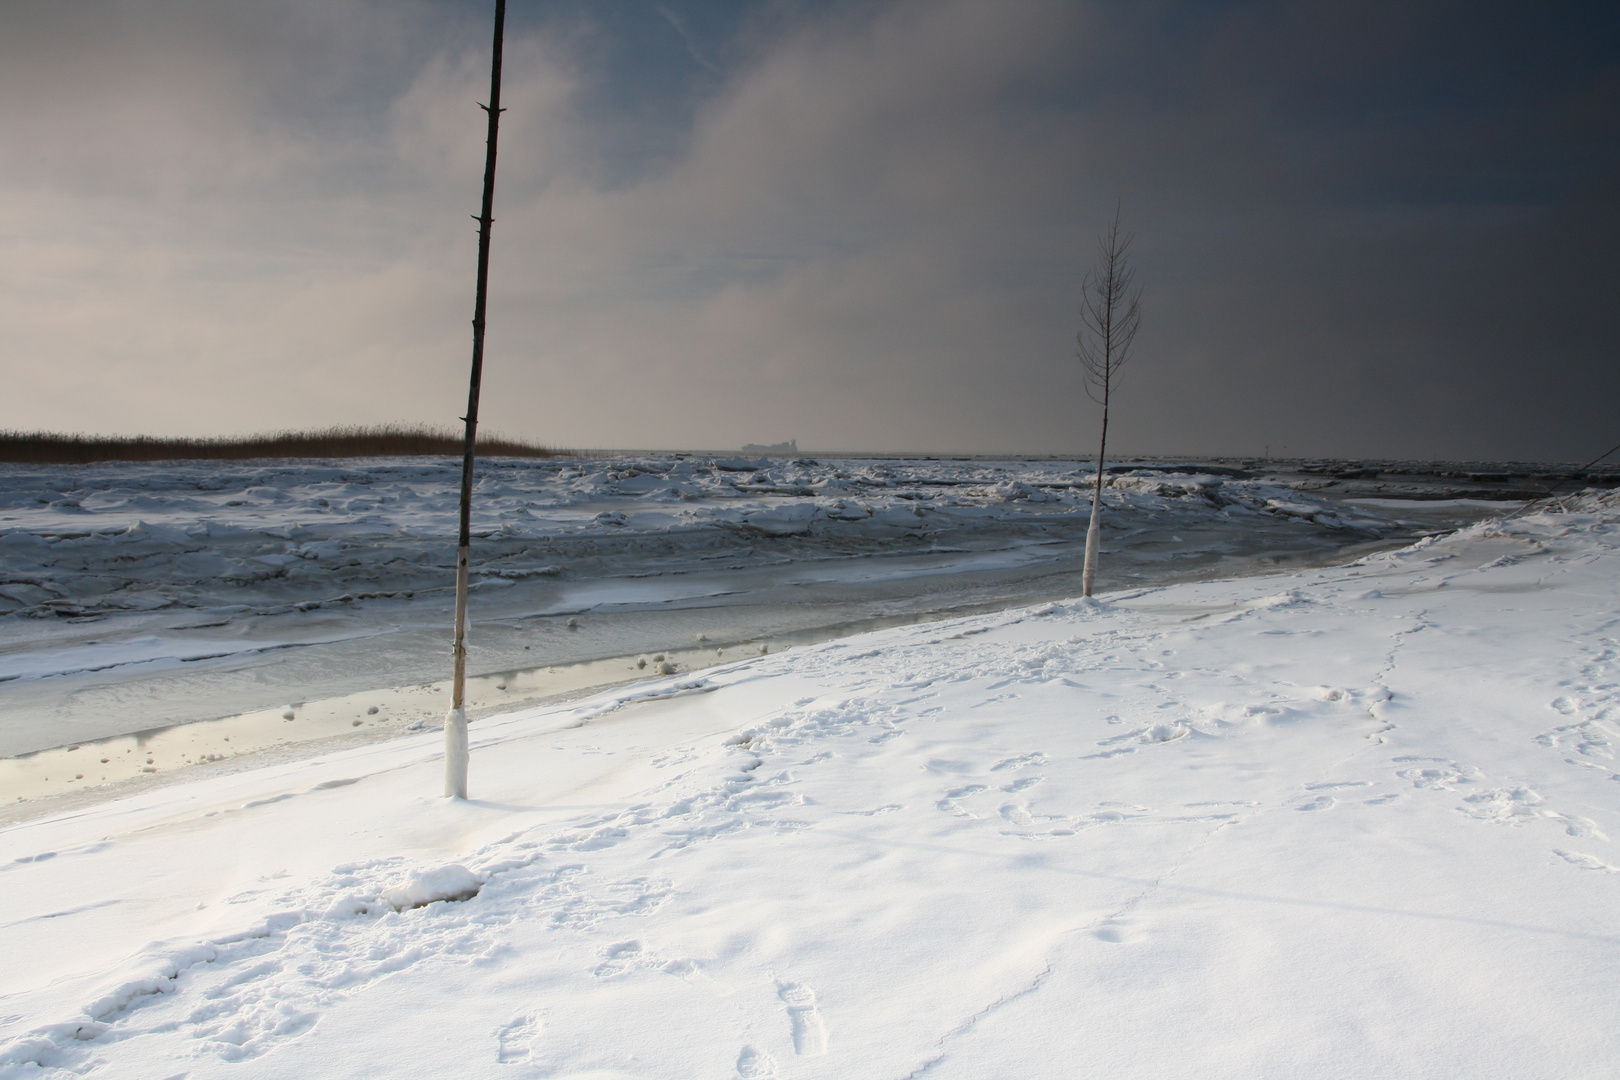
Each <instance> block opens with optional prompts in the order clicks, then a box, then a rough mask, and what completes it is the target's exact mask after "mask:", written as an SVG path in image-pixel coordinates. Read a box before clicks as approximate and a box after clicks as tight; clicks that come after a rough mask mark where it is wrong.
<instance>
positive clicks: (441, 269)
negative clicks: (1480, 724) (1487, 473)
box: [0, 0, 1620, 457]
mask: <svg viewBox="0 0 1620 1080" xmlns="http://www.w3.org/2000/svg"><path fill="white" fill-rule="evenodd" d="M227 7H228V8H229V10H225V9H222V8H220V7H219V6H217V5H195V6H185V5H180V6H176V5H172V4H168V5H128V4H108V5H46V4H21V5H14V6H12V7H8V8H7V9H6V11H5V13H4V14H0V41H4V42H5V43H6V44H4V45H0V96H3V98H4V99H5V100H8V101H12V102H18V103H21V104H22V105H23V106H24V107H23V108H21V109H20V112H21V113H23V114H26V119H25V120H23V121H20V122H19V123H17V124H8V125H7V126H6V128H5V129H3V130H0V236H4V237H5V238H6V239H5V241H4V243H3V247H0V356H4V358H5V361H4V362H5V364H6V366H7V371H8V384H9V386H10V387H11V388H12V392H10V393H8V394H7V395H6V396H5V400H4V401H3V402H0V425H6V426H14V427H36V426H38V427H51V428H58V429H61V428H66V429H91V430H102V431H149V432H221V431H236V430H244V429H264V428H278V427H285V426H304V425H308V424H321V423H332V422H370V421H383V420H395V419H407V420H430V421H431V420H437V421H451V420H453V419H454V417H455V416H456V415H457V414H458V413H459V412H460V405H461V403H462V401H463V397H462V395H463V394H464V380H465V368H466V362H467V353H468V351H469V347H470V333H469V327H468V319H469V318H470V314H471V301H472V298H471V291H472V288H471V286H472V277H473V258H474V254H475V235H474V226H473V222H472V221H471V220H470V219H469V216H468V215H469V214H470V213H471V212H473V211H475V210H476V208H477V198H478V186H479V179H480V174H481V169H482V159H483V137H484V129H483V114H482V113H481V112H480V111H479V110H478V109H477V108H476V106H475V104H474V102H475V101H481V100H484V99H485V96H486V94H487V90H488V84H487V78H488V75H487V48H488V45H487V34H488V28H487V26H486V25H485V24H484V19H485V18H486V17H487V12H484V11H482V10H481V9H474V8H459V7H457V8H445V7H441V6H438V5H425V4H410V3H402V4H380V3H366V2H362V0H351V2H346V3H322V4H316V3H304V2H298V0H281V2H280V3H267V4H263V5H253V6H250V7H237V6H227ZM617 10H618V9H616V8H605V7H601V6H597V5H586V6H584V7H580V8H558V9H552V10H550V12H549V14H547V13H545V12H542V13H540V14H541V15H542V16H543V17H539V18H536V17H531V16H532V15H533V14H534V13H530V14H529V15H527V16H526V15H524V13H523V10H522V9H514V11H515V14H516V15H517V16H518V17H516V18H514V19H513V22H512V24H511V25H512V32H511V35H510V36H509V38H508V43H507V55H506V64H505V74H506V84H505V87H504V89H503V103H504V104H506V105H507V106H508V108H509V111H508V112H507V113H506V114H505V118H504V119H503V124H502V131H501V144H500V145H501V158H500V170H499V175H498V182H497V189H496V218H497V223H496V226H495V234H494V246H493V258H492V289H493V295H492V299H491V309H490V318H491V325H490V337H489V353H488V361H487V362H488V366H487V368H486V383H485V386H486V390H485V397H484V401H485V411H484V416H485V420H486V423H487V424H489V425H491V426H494V427H498V428H500V429H502V430H505V431H509V432H513V433H520V434H525V435H529V436H531V437H535V438H538V439H541V440H544V441H548V442H552V443H556V444H562V445H573V446H592V447H655V446H672V447H678V446H687V447H716V448H718V447H726V446H735V445H740V444H741V443H742V442H744V441H777V440H778V439H783V438H790V437H796V438H798V440H799V442H800V445H801V446H810V447H824V448H845V449H872V450H886V449H914V450H1014V449H1017V450H1030V451H1038V450H1052V451H1069V450H1081V449H1084V448H1086V447H1088V446H1089V444H1090V442H1091V440H1092V438H1093V437H1094V430H1095V417H1094V416H1093V415H1092V410H1091V408H1090V405H1089V402H1086V401H1085V399H1084V397H1083V395H1082V394H1081V393H1080V389H1079V378H1078V371H1077V369H1076V367H1075V364H1074V361H1073V343H1072V336H1073V332H1074V303H1075V294H1076V290H1077V288H1078V282H1079V278H1080V275H1081V274H1082V273H1083V272H1084V269H1085V265H1086V263H1087V261H1088V259H1089V255H1090V250H1091V242H1092V236H1093V235H1094V233H1095V231H1096V229H1097V228H1098V227H1099V226H1100V224H1101V222H1102V221H1103V219H1104V218H1105V217H1106V216H1107V214H1108V213H1110V212H1111V211H1112V208H1113V206H1114V204H1115V201H1116V200H1122V201H1123V204H1124V207H1125V214H1126V218H1127V221H1128V222H1129V223H1130V224H1131V225H1132V226H1134V227H1135V228H1136V230H1137V232H1138V236H1139V240H1138V248H1137V251H1138V259H1139V265H1140V274H1141V280H1142V282H1143V284H1144V285H1145V286H1146V301H1145V307H1146V313H1147V315H1146V325H1145V329H1144V332H1143V336H1142V339H1141V343H1140V346H1139V357H1138V359H1137V360H1136V361H1135V362H1134V364H1133V370H1132V371H1131V373H1130V376H1129V381H1128V382H1127V384H1126V387H1125V394H1124V396H1123V397H1122V398H1121V401H1120V403H1119V404H1120V409H1119V410H1118V411H1117V413H1116V415H1115V420H1116V423H1117V428H1116V429H1115V430H1116V431H1117V432H1118V437H1119V439H1120V445H1122V446H1123V447H1124V448H1126V449H1132V450H1136V451H1145V452H1153V451H1162V452H1167V453H1180V452H1217V453H1222V452H1226V453H1255V452H1259V451H1260V450H1261V449H1262V447H1263V446H1265V445H1267V444H1269V445H1270V446H1271V448H1272V451H1273V452H1274V453H1275V452H1278V450H1279V448H1280V447H1283V446H1287V447H1290V449H1291V452H1297V453H1311V454H1334V453H1337V454H1363V455H1378V454H1388V455H1402V454H1414V455H1423V456H1428V455H1430V454H1441V455H1446V456H1462V455H1470V456H1516V457H1542V456H1551V457H1578V456H1580V454H1581V453H1582V452H1584V448H1585V447H1586V446H1587V445H1588V443H1590V442H1592V441H1594V440H1595V441H1601V440H1602V438H1605V437H1607V435H1606V433H1604V434H1600V433H1599V429H1601V428H1603V427H1604V425H1605V424H1607V423H1609V422H1610V421H1608V419H1607V416H1606V414H1605V411H1604V410H1603V409H1602V408H1601V407H1600V405H1599V404H1598V403H1599V402H1601V401H1603V400H1610V401H1612V400H1614V399H1615V396H1616V395H1615V393H1614V391H1616V390H1620V384H1617V379H1620V376H1617V375H1616V374H1614V366H1613V365H1612V362H1610V360H1609V359H1605V358H1606V357H1609V356H1610V354H1611V353H1612V345H1606V344H1605V342H1610V343H1612V341H1613V331H1614V330H1615V329H1616V326H1615V323H1616V319H1617V316H1615V315H1614V314H1613V313H1612V312H1611V309H1612V307H1613V305H1612V304H1611V303H1609V302H1608V301H1607V300H1606V299H1605V297H1607V296H1609V295H1610V294H1611V293H1612V286H1613V285H1614V283H1615V282H1616V280H1617V274H1616V257H1615V255H1614V254H1613V253H1614V251H1615V250H1616V248H1615V245H1614V244H1613V243H1612V241H1613V240H1614V239H1616V238H1617V237H1616V233H1617V232H1620V229H1617V228H1616V225H1617V221H1616V214H1615V211H1613V210H1612V209H1610V207H1612V206H1614V205H1615V203H1614V201H1613V199H1612V198H1611V196H1612V194H1613V188H1614V186H1615V178H1616V177H1617V176H1620V170H1617V168H1616V161H1615V158H1616V154H1615V152H1614V150H1613V149H1612V147H1613V146H1614V145H1615V141H1613V140H1611V141H1609V142H1607V143H1604V142H1603V141H1602V137H1603V136H1605V135H1606V134H1610V135H1612V134H1615V133H1616V132H1615V128H1616V127H1617V126H1620V125H1616V123H1615V120H1616V115H1615V113H1616V110H1615V106H1614V105H1613V104H1612V103H1613V101H1615V100H1620V95H1614V94H1613V93H1612V91H1613V90H1614V89H1615V86H1614V83H1615V81H1616V74H1615V72H1616V70H1617V69H1616V65H1615V63H1614V56H1613V50H1610V51H1608V52H1605V51H1604V49H1603V48H1599V47H1591V46H1588V45H1581V46H1577V45H1576V44H1574V43H1573V42H1575V41H1576V39H1577V38H1580V39H1581V40H1585V39H1586V38H1591V37H1592V35H1591V34H1586V35H1585V38H1581V35H1580V34H1577V33H1576V31H1579V30H1581V29H1582V28H1581V27H1574V28H1573V29H1572V28H1571V27H1568V26H1565V27H1563V28H1562V29H1560V28H1559V27H1556V26H1555V27H1553V28H1552V29H1546V28H1542V29H1541V30H1540V31H1538V33H1539V36H1537V35H1530V37H1529V38H1528V39H1526V41H1521V42H1520V44H1521V46H1522V47H1521V48H1520V49H1519V51H1518V52H1516V53H1515V52H1513V51H1512V50H1511V49H1509V46H1510V45H1512V44H1513V43H1514V42H1515V40H1516V38H1515V33H1514V29H1515V28H1514V27H1513V26H1512V25H1506V26H1505V27H1504V28H1499V29H1498V30H1496V31H1494V32H1489V31H1471V32H1470V34H1468V35H1464V36H1465V37H1466V38H1467V40H1463V41H1461V42H1458V41H1455V40H1452V39H1450V38H1447V37H1446V36H1445V35H1446V34H1448V33H1452V32H1453V31H1454V29H1455V26H1456V24H1457V18H1456V14H1457V13H1456V11H1455V10H1453V9H1451V8H1448V7H1446V6H1445V5H1398V6H1396V7H1393V8H1391V9H1389V10H1388V11H1386V12H1384V13H1383V16H1381V15H1380V14H1379V12H1378V11H1374V10H1370V9H1369V10H1368V11H1366V12H1364V13H1361V14H1357V13H1355V12H1349V13H1347V12H1346V11H1341V12H1339V13H1337V14H1331V13H1330V14H1321V13H1315V12H1308V11H1305V10H1304V9H1298V8H1294V7H1292V6H1289V5H1281V6H1276V5H1268V4H1239V5H1222V6H1219V7H1216V6H1211V5H1196V4H1194V5H1175V4H1172V5H1160V6H1151V7H1149V6H1138V5H1114V4H1088V5H1078V4H1076V5H1055V4H1048V3H1017V2H998V3H994V4H991V3H985V2H982V0H930V2H926V3H925V2H920V0H916V2H904V0H902V2H895V3H887V4H881V5H845V4H822V5H807V6H802V7H793V6H780V5H778V6H769V5H767V6H761V7H759V8H757V9H753V15H752V17H751V18H745V19H743V21H742V24H741V29H740V30H738V29H736V28H735V27H731V28H728V29H725V30H724V31H723V35H724V36H723V39H722V38H716V37H715V36H714V35H715V34H716V33H722V31H715V30H713V29H712V28H711V29H709V30H707V31H705V30H702V29H701V28H700V27H698V24H696V23H694V22H692V21H691V20H690V19H686V21H685V22H684V24H682V25H684V26H685V30H684V31H683V33H682V34H680V35H678V36H679V38H680V40H679V42H678V48H672V49H670V50H669V51H667V52H658V53H652V52H648V53H646V54H645V55H640V54H635V55H631V54H620V53H614V52H613V50H611V49H608V48H606V45H605V43H608V42H609V39H612V38H613V35H615V34H618V35H621V37H623V38H624V40H630V39H631V37H632V36H633V35H630V32H629V31H628V30H626V29H625V20H626V19H628V18H629V15H623V17H622V18H619V19H618V21H615V20H614V19H611V18H607V17H606V16H605V15H604V14H603V13H604V12H609V13H611V12H614V11H617ZM629 10H630V9H628V8H626V9H625V11H626V12H628V11H629ZM1358 11H1359V9H1358ZM669 14H670V15H673V16H674V17H675V19H676V20H677V21H678V22H679V21H680V20H682V19H683V18H685V15H684V13H683V12H682V11H681V10H680V9H679V8H678V7H677V6H676V5H673V4H671V5H669ZM1384 16H1387V19H1384V21H1382V22H1380V21H1379V20H1380V19H1381V18H1383V17H1384ZM648 17H649V18H652V19H654V20H657V21H658V23H660V24H661V25H662V29H661V31H660V35H661V36H656V37H649V38H648V39H647V40H648V41H653V42H655V43H656V44H657V47H658V48H661V49H663V48H667V47H668V46H669V45H670V42H671V41H672V40H673V36H672V35H671V33H670V25H672V24H670V23H669V22H667V21H666V20H667V18H668V16H666V15H662V14H659V13H658V12H657V11H653V12H651V13H650V15H649V16H648ZM1509 22H1511V20H1509ZM679 28H680V27H679V26H677V29H679ZM702 33H708V34H709V35H710V36H709V37H707V38H704V37H700V36H699V35H700V34H702ZM1611 36H1612V35H1611ZM1518 37H1519V38H1523V37H1524V35H1522V34H1520V35H1518ZM613 40H618V39H613ZM646 47H647V48H648V49H651V48H653V46H652V45H648V46H646ZM1583 50H1584V51H1583ZM694 56H707V57H713V58H716V59H717V61H718V62H716V63H710V64H707V65H705V64H701V63H698V62H696V61H695V60H694V59H693V57H694ZM648 57H652V58H653V59H651V60H649V59H647V58H648ZM1570 57H1573V58H1574V61H1578V62H1574V61H1571V60H1570ZM1560 58H1563V59H1564V60H1565V62H1564V63H1563V64H1562V66H1559V65H1557V64H1555V63H1554V61H1555V60H1558V59H1560ZM637 64H639V65H640V68H639V69H637V70H635V71H632V68H633V67H634V66H635V65H637ZM656 65H664V67H662V68H660V69H659V71H657V72H653V73H651V74H649V73H648V70H647V69H648V68H649V67H651V66H656ZM1491 65H1494V70H1495V72H1496V76H1495V78H1494V80H1493V78H1489V77H1486V75H1485V74H1483V73H1482V70H1483V69H1484V68H1485V67H1488V66H1491ZM638 78H639V79H642V80H644V81H645V82H646V84H647V85H648V86H656V87H661V88H663V89H661V90H658V91H657V92H654V91H651V90H649V91H647V92H646V93H645V94H643V95H642V96H641V97H634V98H630V99H626V98H625V96H624V90H623V87H624V86H625V85H627V84H631V83H635V81H636V79H638ZM638 85H639V84H638ZM1503 86H1506V88H1507V89H1503V88H1502V87H1503ZM670 88H674V89H670ZM81 121H82V122H81ZM1594 140H1597V141H1596V142H1594ZM1603 145H1607V146H1609V147H1610V149H1609V150H1601V149H1599V150H1594V149H1593V147H1594V146H1603ZM1605 395H1606V397H1605ZM1610 441H1611V442H1612V439H1610ZM1599 449H1601V448H1599ZM1596 452H1597V451H1595V450H1594V451H1593V453H1596Z"/></svg>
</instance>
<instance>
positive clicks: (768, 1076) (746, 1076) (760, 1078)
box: [737, 1046, 776, 1080]
mask: <svg viewBox="0 0 1620 1080" xmlns="http://www.w3.org/2000/svg"><path fill="white" fill-rule="evenodd" d="M737 1075H738V1076H739V1077H741V1078H742V1080H772V1078H774V1077H775V1076H776V1059H775V1058H773V1057H771V1055H769V1054H767V1053H766V1052H765V1051H763V1050H755V1049H754V1048H753V1047H752V1046H745V1047H743V1048H742V1053H740V1054H738V1055H737Z"/></svg>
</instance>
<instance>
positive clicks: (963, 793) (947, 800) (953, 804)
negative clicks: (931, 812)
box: [934, 784, 984, 817]
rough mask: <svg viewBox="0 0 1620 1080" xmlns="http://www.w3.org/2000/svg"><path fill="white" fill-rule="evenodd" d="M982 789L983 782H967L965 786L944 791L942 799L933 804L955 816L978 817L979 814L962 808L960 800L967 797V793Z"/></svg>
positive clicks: (973, 793) (976, 792) (975, 793)
mask: <svg viewBox="0 0 1620 1080" xmlns="http://www.w3.org/2000/svg"><path fill="white" fill-rule="evenodd" d="M983 790H984V785H983V784H969V785H968V786H967V787H959V788H952V789H951V790H950V791H947V792H946V793H945V797H944V798H943V799H941V800H939V802H937V803H935V804H934V805H935V806H937V807H938V808H939V809H941V810H943V811H945V812H946V813H947V814H955V815H956V816H957V817H978V816H979V815H978V814H975V813H973V812H972V811H971V810H965V809H963V808H962V804H961V802H960V800H962V799H965V798H967V797H968V796H969V795H977V794H978V793H979V792H981V791H983Z"/></svg>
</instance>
